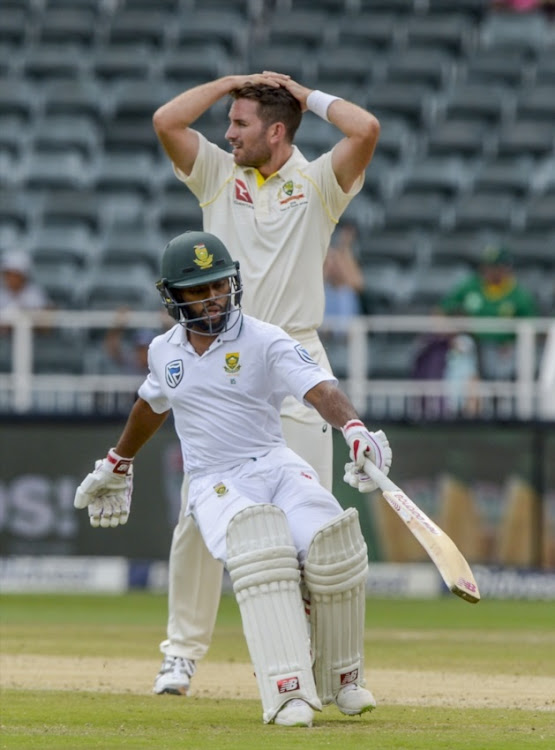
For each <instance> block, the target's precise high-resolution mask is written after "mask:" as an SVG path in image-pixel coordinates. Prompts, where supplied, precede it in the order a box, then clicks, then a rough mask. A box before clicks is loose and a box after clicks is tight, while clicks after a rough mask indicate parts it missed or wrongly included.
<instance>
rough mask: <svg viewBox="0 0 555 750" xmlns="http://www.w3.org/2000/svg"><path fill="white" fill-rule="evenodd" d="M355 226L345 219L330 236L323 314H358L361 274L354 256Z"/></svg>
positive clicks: (325, 271) (344, 315)
mask: <svg viewBox="0 0 555 750" xmlns="http://www.w3.org/2000/svg"><path fill="white" fill-rule="evenodd" d="M356 239H357V228H356V226H355V225H354V224H349V223H345V224H342V225H341V226H340V227H338V228H337V229H336V231H335V233H334V235H333V237H332V242H331V245H330V247H329V249H328V254H327V255H326V259H325V261H324V291H325V295H326V307H325V313H324V317H330V316H334V315H340V316H343V317H347V318H350V317H353V316H354V315H360V314H361V312H362V307H361V297H360V295H361V293H362V291H363V289H364V276H363V274H362V271H361V269H360V266H359V264H358V261H357V259H356V256H355V251H354V246H355V242H356Z"/></svg>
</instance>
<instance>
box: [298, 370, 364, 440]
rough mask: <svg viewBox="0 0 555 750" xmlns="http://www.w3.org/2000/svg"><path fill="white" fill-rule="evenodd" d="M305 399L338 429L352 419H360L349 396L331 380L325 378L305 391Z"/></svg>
mask: <svg viewBox="0 0 555 750" xmlns="http://www.w3.org/2000/svg"><path fill="white" fill-rule="evenodd" d="M305 400H306V401H308V403H309V404H311V406H313V407H314V408H315V409H316V411H317V412H318V413H319V414H320V415H321V416H322V417H323V418H324V419H325V420H326V422H328V423H329V424H331V426H332V427H335V428H336V429H337V430H340V429H341V428H342V427H343V425H344V424H346V423H347V422H349V421H350V420H351V419H359V416H358V414H357V412H356V410H355V407H354V406H353V405H352V403H351V402H350V400H349V399H348V398H347V396H346V395H345V394H344V393H343V391H341V390H340V389H339V388H338V387H337V386H336V385H334V384H333V383H332V382H330V381H329V380H323V381H322V382H321V383H318V385H316V386H314V388H311V389H310V390H309V391H308V392H307V393H305Z"/></svg>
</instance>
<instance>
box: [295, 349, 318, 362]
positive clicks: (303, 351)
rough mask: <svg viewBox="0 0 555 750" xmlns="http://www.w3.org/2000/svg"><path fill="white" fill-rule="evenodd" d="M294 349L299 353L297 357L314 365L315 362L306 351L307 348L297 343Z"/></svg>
mask: <svg viewBox="0 0 555 750" xmlns="http://www.w3.org/2000/svg"><path fill="white" fill-rule="evenodd" d="M295 351H296V352H297V354H298V355H299V357H300V358H301V359H302V360H303V362H308V364H310V365H315V364H316V362H315V361H314V360H313V359H312V357H311V356H310V354H309V353H308V352H307V350H306V349H305V348H304V346H301V344H297V345H296V346H295Z"/></svg>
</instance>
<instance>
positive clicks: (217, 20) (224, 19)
mask: <svg viewBox="0 0 555 750" xmlns="http://www.w3.org/2000/svg"><path fill="white" fill-rule="evenodd" d="M173 31H174V35H175V38H174V39H173V44H174V46H175V48H177V49H187V47H188V46H189V44H191V43H193V44H199V43H201V42H203V43H205V44H207V45H210V44H212V43H214V44H222V45H224V47H225V48H226V51H227V53H228V54H229V55H231V56H232V57H234V58H235V61H236V66H237V65H241V63H242V62H243V61H244V60H245V59H246V53H247V48H248V43H249V36H250V34H249V28H248V26H246V25H245V24H244V23H243V19H242V15H241V14H239V13H236V12H233V11H232V10H227V11H226V10H213V11H210V10H206V11H205V10H199V11H196V12H195V13H193V14H189V15H187V22H186V23H182V24H179V25H178V27H177V28H176V29H174V30H173ZM236 69H237V68H236Z"/></svg>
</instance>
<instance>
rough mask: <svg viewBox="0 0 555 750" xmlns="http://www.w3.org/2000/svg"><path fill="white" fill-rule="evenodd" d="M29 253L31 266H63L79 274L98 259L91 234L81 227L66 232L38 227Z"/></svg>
mask: <svg viewBox="0 0 555 750" xmlns="http://www.w3.org/2000/svg"><path fill="white" fill-rule="evenodd" d="M30 252H31V253H32V256H33V265H34V266H41V267H44V266H50V267H51V268H56V267H58V268H60V267H62V266H64V267H69V268H70V270H72V271H73V272H79V271H83V270H85V269H86V268H88V267H89V266H91V265H92V264H93V262H94V259H95V258H96V256H97V255H98V244H97V242H96V240H95V238H94V235H93V234H92V232H91V230H90V229H87V228H85V227H84V226H83V225H81V226H76V227H73V228H69V229H68V228H67V227H63V226H57V227H56V226H52V227H42V228H41V229H40V231H39V232H37V233H36V234H35V235H34V237H33V241H32V244H31V247H30Z"/></svg>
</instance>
